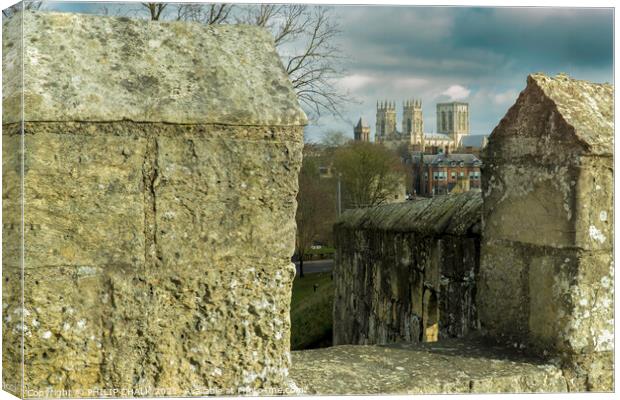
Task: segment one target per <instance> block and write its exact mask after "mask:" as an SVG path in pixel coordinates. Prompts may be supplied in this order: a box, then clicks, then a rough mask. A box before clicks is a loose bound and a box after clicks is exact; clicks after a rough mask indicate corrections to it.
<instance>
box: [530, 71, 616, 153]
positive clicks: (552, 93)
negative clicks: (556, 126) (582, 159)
mask: <svg viewBox="0 0 620 400" xmlns="http://www.w3.org/2000/svg"><path fill="white" fill-rule="evenodd" d="M532 87H535V88H539V89H540V90H542V92H543V93H544V95H545V96H546V97H547V98H548V99H550V100H551V101H552V102H553V103H554V104H555V106H556V108H557V110H558V112H559V113H560V114H561V116H562V117H563V118H564V120H565V121H566V123H567V124H568V125H570V126H572V127H573V128H574V132H575V135H576V136H577V138H578V139H579V140H580V141H581V142H583V143H585V144H586V145H587V147H588V148H589V149H590V151H592V152H593V153H605V154H612V153H613V136H614V87H613V85H611V84H609V83H592V82H588V81H582V80H577V79H572V78H570V77H569V76H568V75H566V74H559V75H556V76H555V77H549V76H547V75H545V74H541V73H537V74H532V75H530V76H528V78H527V88H526V89H525V91H527V90H530V89H532Z"/></svg>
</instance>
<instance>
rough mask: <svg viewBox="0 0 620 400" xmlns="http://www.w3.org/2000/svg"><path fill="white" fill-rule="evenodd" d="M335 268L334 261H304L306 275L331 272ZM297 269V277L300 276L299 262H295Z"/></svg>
mask: <svg viewBox="0 0 620 400" xmlns="http://www.w3.org/2000/svg"><path fill="white" fill-rule="evenodd" d="M333 266H334V260H332V259H327V260H313V261H304V274H314V273H316V272H329V271H331V270H332V268H333ZM295 268H296V269H297V275H296V276H299V261H295Z"/></svg>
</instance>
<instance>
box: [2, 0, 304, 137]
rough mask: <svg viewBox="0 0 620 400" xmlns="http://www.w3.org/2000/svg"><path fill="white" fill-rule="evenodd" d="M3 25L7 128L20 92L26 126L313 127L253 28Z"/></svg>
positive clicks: (123, 22) (56, 22)
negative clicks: (31, 123)
mask: <svg viewBox="0 0 620 400" xmlns="http://www.w3.org/2000/svg"><path fill="white" fill-rule="evenodd" d="M22 18H23V38H22ZM2 28H3V37H4V40H3V48H4V54H3V57H2V58H3V60H2V61H3V71H4V74H3V79H4V91H3V106H4V113H3V121H4V122H5V123H8V122H17V121H19V120H20V117H21V113H20V111H21V100H22V89H23V99H24V108H25V111H24V112H25V119H26V120H27V121H110V120H130V121H136V122H166V123H187V124H194V123H213V124H245V125H282V126H300V125H305V124H306V123H307V119H306V115H305V114H304V112H303V110H302V109H301V108H300V106H299V103H298V100H297V96H296V94H295V91H294V90H293V87H292V85H291V82H290V80H289V77H288V75H287V74H286V72H285V71H284V68H283V66H282V61H281V60H280V57H279V56H278V53H277V52H276V49H275V45H274V42H273V37H272V36H271V34H270V33H269V32H267V30H265V29H262V28H259V27H256V26H247V25H215V26H213V25H211V26H205V25H203V24H197V23H188V22H159V21H155V22H153V21H144V20H139V19H128V18H117V17H102V16H93V15H85V14H71V13H52V12H24V13H23V14H21V13H19V14H17V15H16V16H15V17H13V18H10V19H8V21H7V20H6V19H4V20H3V27H2ZM22 39H23V40H22ZM22 43H23V45H24V48H23V49H22V48H21V44H22ZM22 67H23V71H24V87H23V88H22V87H21V79H19V77H20V76H21V75H20V73H21V70H22ZM11 77H16V78H17V79H16V78H12V80H11Z"/></svg>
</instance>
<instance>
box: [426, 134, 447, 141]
mask: <svg viewBox="0 0 620 400" xmlns="http://www.w3.org/2000/svg"><path fill="white" fill-rule="evenodd" d="M424 138H425V139H428V140H448V141H452V138H451V137H450V136H448V135H445V134H443V133H428V132H424Z"/></svg>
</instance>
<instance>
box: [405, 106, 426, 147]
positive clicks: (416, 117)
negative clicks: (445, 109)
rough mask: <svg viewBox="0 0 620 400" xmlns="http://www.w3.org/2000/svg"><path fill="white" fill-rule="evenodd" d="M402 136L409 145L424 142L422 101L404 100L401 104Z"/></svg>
mask: <svg viewBox="0 0 620 400" xmlns="http://www.w3.org/2000/svg"><path fill="white" fill-rule="evenodd" d="M402 124H403V135H404V136H405V137H407V138H408V139H409V143H410V144H411V145H416V144H422V141H423V140H424V119H423V117H422V100H406V101H405V102H404V103H403V121H402Z"/></svg>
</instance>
